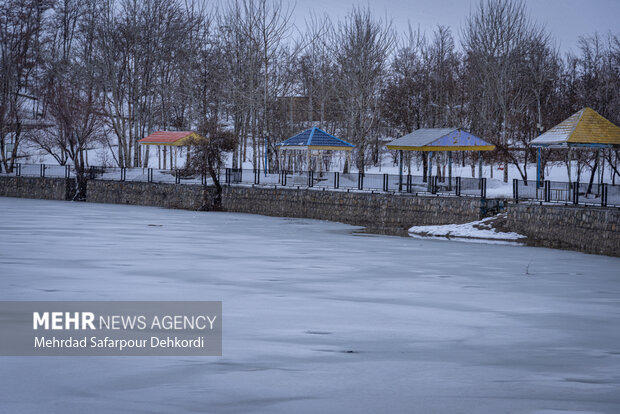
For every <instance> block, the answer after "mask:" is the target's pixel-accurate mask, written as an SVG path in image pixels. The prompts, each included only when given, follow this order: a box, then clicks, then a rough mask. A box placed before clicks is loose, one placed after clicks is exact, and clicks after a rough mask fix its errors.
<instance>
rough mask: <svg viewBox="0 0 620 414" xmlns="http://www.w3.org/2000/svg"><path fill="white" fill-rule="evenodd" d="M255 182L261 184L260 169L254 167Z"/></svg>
mask: <svg viewBox="0 0 620 414" xmlns="http://www.w3.org/2000/svg"><path fill="white" fill-rule="evenodd" d="M254 184H260V169H259V168H254Z"/></svg>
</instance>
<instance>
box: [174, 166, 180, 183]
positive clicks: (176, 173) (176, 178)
mask: <svg viewBox="0 0 620 414" xmlns="http://www.w3.org/2000/svg"><path fill="white" fill-rule="evenodd" d="M174 183H175V184H181V173H180V170H179V169H178V168H177V169H176V170H174Z"/></svg>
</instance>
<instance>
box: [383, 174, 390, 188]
mask: <svg viewBox="0 0 620 414" xmlns="http://www.w3.org/2000/svg"><path fill="white" fill-rule="evenodd" d="M389 186H390V181H389V175H388V174H383V191H388V188H389Z"/></svg>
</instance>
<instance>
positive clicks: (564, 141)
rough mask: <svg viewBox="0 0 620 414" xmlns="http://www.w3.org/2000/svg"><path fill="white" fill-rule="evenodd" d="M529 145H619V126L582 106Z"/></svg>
mask: <svg viewBox="0 0 620 414" xmlns="http://www.w3.org/2000/svg"><path fill="white" fill-rule="evenodd" d="M530 145H532V146H534V147H556V148H567V147H599V148H600V147H619V146H620V128H618V127H617V126H616V125H614V124H612V123H611V122H610V121H608V120H607V119H605V118H603V117H602V116H601V115H599V114H598V113H597V112H596V111H595V110H593V109H591V108H583V109H582V110H581V111H579V112H575V113H574V114H573V115H571V116H570V117H568V118H566V119H565V120H564V121H562V122H560V123H559V124H557V125H556V126H554V127H553V128H551V129H550V130H548V131H547V132H545V133H544V134H542V135H540V136H539V137H538V138H536V139H533V140H532V142H531V143H530Z"/></svg>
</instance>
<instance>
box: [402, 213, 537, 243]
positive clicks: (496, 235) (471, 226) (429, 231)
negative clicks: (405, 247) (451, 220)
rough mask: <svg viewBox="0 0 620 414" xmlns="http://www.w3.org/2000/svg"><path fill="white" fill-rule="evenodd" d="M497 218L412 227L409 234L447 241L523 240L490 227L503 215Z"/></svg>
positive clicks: (521, 236)
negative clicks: (463, 239) (441, 238)
mask: <svg viewBox="0 0 620 414" xmlns="http://www.w3.org/2000/svg"><path fill="white" fill-rule="evenodd" d="M500 216H503V217H499V216H494V217H487V218H484V219H482V220H478V221H472V222H471V223H464V224H444V225H437V226H413V227H411V228H410V229H409V233H410V234H411V235H413V236H422V237H426V236H428V237H443V238H448V239H454V238H465V239H473V240H476V239H479V240H487V241H499V240H504V241H516V240H519V239H525V236H523V235H521V234H518V233H513V232H501V231H498V230H497V229H495V228H494V227H493V225H492V223H493V221H495V220H498V218H500V219H502V220H504V219H505V213H504V214H502V215H500Z"/></svg>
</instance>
